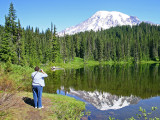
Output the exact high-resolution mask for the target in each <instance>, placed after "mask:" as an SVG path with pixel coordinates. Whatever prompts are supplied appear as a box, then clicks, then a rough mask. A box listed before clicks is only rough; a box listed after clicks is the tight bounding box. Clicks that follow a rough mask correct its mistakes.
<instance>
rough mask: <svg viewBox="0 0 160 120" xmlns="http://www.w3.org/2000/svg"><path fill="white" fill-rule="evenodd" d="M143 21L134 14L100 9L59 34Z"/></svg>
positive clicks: (134, 23) (135, 23)
mask: <svg viewBox="0 0 160 120" xmlns="http://www.w3.org/2000/svg"><path fill="white" fill-rule="evenodd" d="M140 23H141V21H140V20H139V19H138V18H137V17H134V16H128V15H126V14H124V13H121V12H116V11H112V12H109V11H98V12H96V13H95V14H94V15H93V16H91V17H90V18H89V19H87V20H85V21H84V22H82V23H80V24H78V25H76V26H72V27H69V28H66V29H65V30H63V31H61V32H59V33H58V35H59V36H64V34H68V35H72V34H75V33H79V32H84V31H90V30H93V31H97V30H101V29H109V28H111V27H115V26H118V25H119V26H122V25H131V26H132V25H137V24H140Z"/></svg>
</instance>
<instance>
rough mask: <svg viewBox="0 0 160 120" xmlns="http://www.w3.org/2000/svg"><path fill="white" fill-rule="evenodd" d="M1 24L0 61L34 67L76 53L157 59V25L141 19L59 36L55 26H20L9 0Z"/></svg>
mask: <svg viewBox="0 0 160 120" xmlns="http://www.w3.org/2000/svg"><path fill="white" fill-rule="evenodd" d="M4 19H5V25H0V61H3V62H10V63H12V64H18V65H22V66H30V67H33V66H35V65H37V64H38V65H39V64H46V63H48V62H53V63H54V62H63V63H67V62H71V61H73V60H74V59H75V58H76V57H79V58H82V59H83V60H84V62H87V61H89V60H93V61H99V62H102V61H114V62H119V61H125V62H141V61H151V60H152V61H159V60H160V26H158V25H154V24H147V23H144V22H142V23H141V24H139V25H136V26H117V27H114V28H110V29H107V30H103V29H101V30H99V31H97V32H94V31H92V30H91V31H86V32H83V33H82V32H81V33H77V34H74V35H64V36H58V34H57V31H56V26H55V25H53V23H51V28H48V29H47V30H45V31H42V32H40V30H39V28H38V27H37V28H35V29H34V28H33V27H31V26H28V27H27V28H23V27H22V26H21V23H20V20H19V19H18V18H17V16H16V10H15V8H14V5H13V4H12V3H11V4H10V7H9V13H8V15H6V16H5V18H4Z"/></svg>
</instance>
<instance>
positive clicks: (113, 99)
mask: <svg viewBox="0 0 160 120" xmlns="http://www.w3.org/2000/svg"><path fill="white" fill-rule="evenodd" d="M69 94H71V95H76V96H78V97H80V98H82V99H84V100H86V101H87V102H89V103H91V104H92V105H93V106H95V107H96V108H97V109H99V110H110V109H114V110H115V109H120V108H123V107H126V106H129V105H130V104H137V103H138V101H139V100H140V98H139V97H135V96H133V95H131V96H129V97H127V96H117V95H112V94H110V93H107V92H104V93H101V92H98V91H94V92H86V91H75V90H74V89H70V92H69Z"/></svg>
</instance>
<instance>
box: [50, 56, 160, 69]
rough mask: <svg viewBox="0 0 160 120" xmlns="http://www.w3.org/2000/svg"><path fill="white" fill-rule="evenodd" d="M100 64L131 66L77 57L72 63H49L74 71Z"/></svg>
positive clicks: (142, 62)
mask: <svg viewBox="0 0 160 120" xmlns="http://www.w3.org/2000/svg"><path fill="white" fill-rule="evenodd" d="M137 63H138V64H153V63H160V61H158V60H157V61H152V60H150V61H139V62H137ZM100 64H103V65H105V64H106V65H113V64H133V62H132V61H129V62H127V61H111V60H110V61H101V62H99V61H93V60H88V61H84V59H82V58H78V57H75V58H74V60H73V61H71V62H66V63H51V64H50V66H59V67H61V68H64V69H71V68H74V69H78V68H82V67H84V66H95V65H100Z"/></svg>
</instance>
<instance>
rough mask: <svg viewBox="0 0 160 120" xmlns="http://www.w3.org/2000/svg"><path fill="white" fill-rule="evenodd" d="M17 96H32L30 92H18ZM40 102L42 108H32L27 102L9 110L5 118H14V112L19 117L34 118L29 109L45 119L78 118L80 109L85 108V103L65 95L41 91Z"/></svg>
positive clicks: (67, 119) (70, 119) (80, 115)
mask: <svg viewBox="0 0 160 120" xmlns="http://www.w3.org/2000/svg"><path fill="white" fill-rule="evenodd" d="M18 96H20V97H24V96H27V97H28V98H32V93H31V92H20V93H18ZM20 104H21V103H20ZM42 104H43V105H44V107H45V108H44V109H42V110H38V109H34V108H33V107H32V106H30V105H28V104H24V105H23V106H22V107H23V108H22V107H19V108H16V109H14V108H13V109H12V110H11V111H10V112H9V116H8V117H7V119H10V118H14V117H15V114H16V117H18V118H19V119H21V117H22V116H21V114H23V117H24V116H25V118H26V119H27V118H28V119H35V118H34V116H32V115H30V114H31V113H29V111H32V113H35V114H37V115H39V116H37V117H42V118H43V119H45V120H50V119H51V120H80V118H81V117H82V116H83V115H84V114H83V112H82V111H84V110H85V103H84V102H81V101H78V100H76V99H74V98H70V97H67V96H63V95H57V94H48V93H43V94H42ZM20 109H23V111H20Z"/></svg>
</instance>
